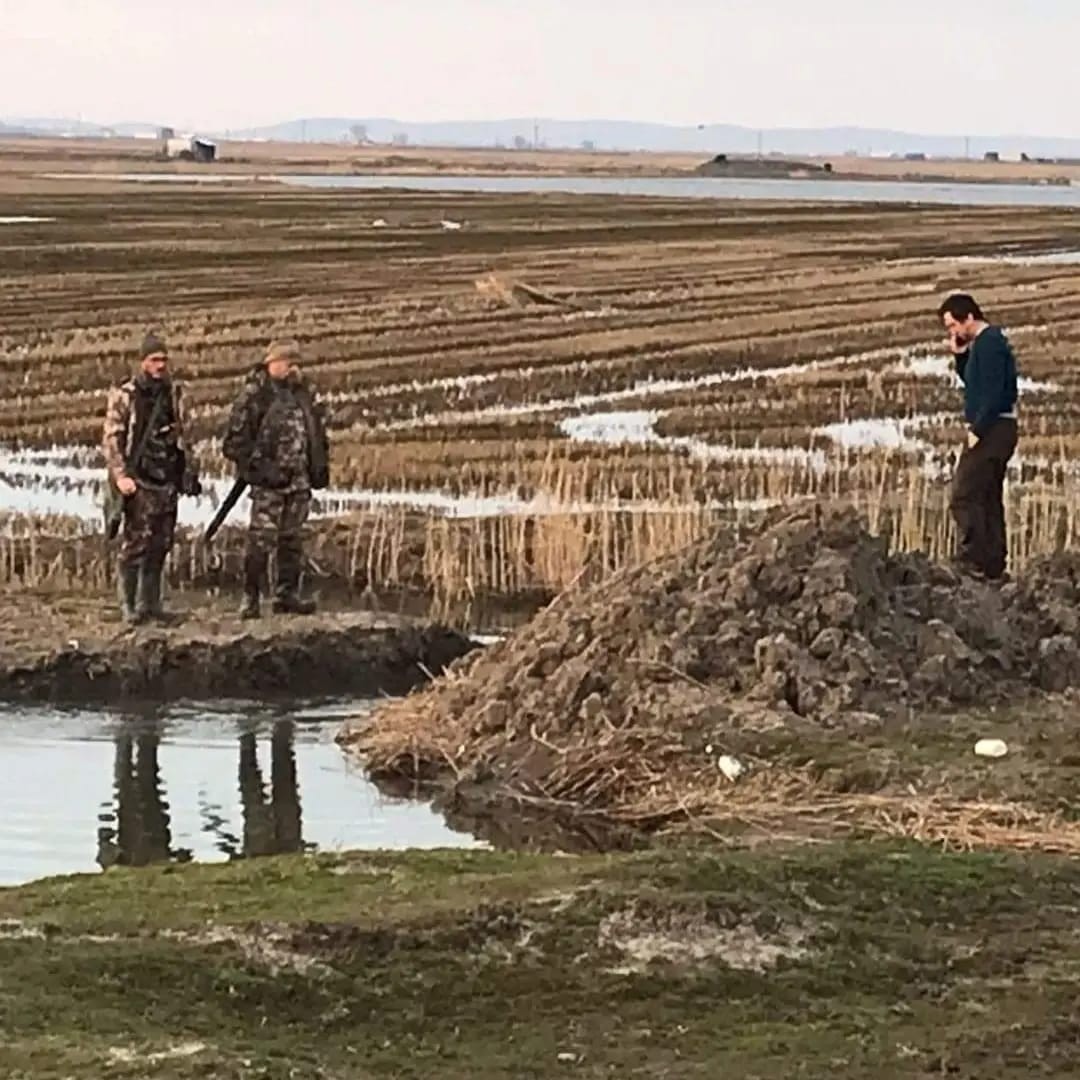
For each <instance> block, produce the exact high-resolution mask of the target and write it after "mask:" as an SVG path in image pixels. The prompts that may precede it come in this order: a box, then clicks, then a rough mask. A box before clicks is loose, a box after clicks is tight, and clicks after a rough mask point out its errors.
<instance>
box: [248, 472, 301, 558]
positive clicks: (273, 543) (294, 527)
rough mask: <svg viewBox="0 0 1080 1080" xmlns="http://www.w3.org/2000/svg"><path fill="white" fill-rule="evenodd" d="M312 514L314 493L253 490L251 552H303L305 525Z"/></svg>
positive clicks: (249, 547)
mask: <svg viewBox="0 0 1080 1080" xmlns="http://www.w3.org/2000/svg"><path fill="white" fill-rule="evenodd" d="M310 512H311V492H310V491H275V490H273V489H272V488H263V487H253V488H252V489H251V524H250V526H249V528H248V551H249V552H256V551H257V552H259V553H260V554H263V555H269V554H270V552H271V551H273V550H274V549H275V548H277V549H278V550H279V551H281V550H283V549H288V550H295V551H299V550H301V548H302V546H303V542H304V524H305V522H306V521H307V519H308V514H309V513H310Z"/></svg>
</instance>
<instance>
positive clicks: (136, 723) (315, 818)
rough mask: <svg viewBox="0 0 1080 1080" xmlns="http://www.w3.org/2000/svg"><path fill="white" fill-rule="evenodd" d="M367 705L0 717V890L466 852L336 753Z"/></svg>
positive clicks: (10, 711)
mask: <svg viewBox="0 0 1080 1080" xmlns="http://www.w3.org/2000/svg"><path fill="white" fill-rule="evenodd" d="M369 707H370V702H337V703H334V704H330V705H321V706H306V707H305V706H292V707H289V708H271V707H269V706H259V705H250V706H247V707H240V706H236V705H229V706H225V705H215V704H206V705H191V704H187V705H172V706H169V707H167V708H160V709H156V710H154V709H148V710H147V711H145V712H141V713H119V712H103V711H102V712H98V711H89V710H87V711H78V710H59V709H54V708H49V707H40V706H33V707H22V706H0V761H2V762H3V766H4V773H5V777H4V784H3V786H2V787H0V885H14V884H18V883H21V882H26V881H31V880H33V879H35V878H40V877H45V876H49V875H54V874H69V873H76V872H84V871H94V870H97V869H99V868H104V867H108V866H112V865H115V864H123V865H139V866H142V865H148V864H150V863H157V862H169V861H173V862H186V861H191V860H197V861H199V862H221V861H226V860H229V859H238V858H249V857H254V856H260V855H271V854H283V853H287V852H297V851H334V850H338V849H356V848H359V849H363V848H408V847H420V848H426V847H473V846H478V843H477V841H475V840H474V839H473V838H472V837H470V836H468V835H466V834H463V833H458V832H454V831H452V830H451V829H450V828H449V827H448V826H447V825H446V824H445V822H444V821H443V820H442V818H441V817H440V816H439V815H438V814H437V813H435V812H434V811H433V810H432V809H431V808H430V807H429V806H427V805H426V804H423V803H420V802H413V801H409V800H401V799H393V798H389V797H386V796H384V795H383V794H381V793H380V792H379V791H378V790H377V789H376V788H375V787H374V785H372V784H371V783H370V781H368V780H367V779H366V777H365V776H364V774H363V771H362V769H361V767H360V765H359V764H358V763H357V762H356V761H355V760H353V759H351V758H348V757H346V756H345V755H344V754H343V753H342V751H341V750H340V749H339V748H338V746H337V745H336V744H335V743H334V741H333V739H334V734H335V733H336V732H337V730H338V729H339V727H340V725H341V723H342V721H343V720H344V719H345V718H346V717H348V716H351V715H355V714H356V713H357V712H358V711H360V710H362V709H364V708H369Z"/></svg>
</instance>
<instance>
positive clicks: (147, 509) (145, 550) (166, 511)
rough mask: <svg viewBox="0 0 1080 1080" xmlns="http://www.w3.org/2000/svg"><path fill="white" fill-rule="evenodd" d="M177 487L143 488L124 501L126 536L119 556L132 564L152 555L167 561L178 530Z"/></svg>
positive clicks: (136, 490)
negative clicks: (174, 535)
mask: <svg viewBox="0 0 1080 1080" xmlns="http://www.w3.org/2000/svg"><path fill="white" fill-rule="evenodd" d="M177 501H178V500H177V490H176V488H175V487H173V486H172V485H166V486H164V487H143V486H142V485H141V484H140V485H139V486H138V487H137V488H136V489H135V494H134V495H131V496H129V497H128V498H127V499H125V500H124V538H123V540H122V541H121V543H120V558H121V559H123V560H124V561H125V562H128V563H131V562H135V561H136V560H138V559H142V558H145V557H146V556H151V557H152V559H153V560H154V561H158V562H164V560H165V556H166V555H167V554H168V553H169V549H170V548H171V547H172V545H173V534H174V533H175V532H176V508H177Z"/></svg>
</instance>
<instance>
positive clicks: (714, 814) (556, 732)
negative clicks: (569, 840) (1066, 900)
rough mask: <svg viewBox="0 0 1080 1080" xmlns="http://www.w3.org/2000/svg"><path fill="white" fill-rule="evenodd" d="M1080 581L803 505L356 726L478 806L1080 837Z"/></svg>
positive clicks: (373, 743)
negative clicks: (1013, 567)
mask: <svg viewBox="0 0 1080 1080" xmlns="http://www.w3.org/2000/svg"><path fill="white" fill-rule="evenodd" d="M1078 590H1080V564H1078V563H1077V561H1076V558H1075V556H1060V557H1057V558H1054V559H1050V560H1046V561H1044V562H1040V563H1038V564H1036V565H1034V566H1033V567H1032V568H1031V569H1030V570H1029V571H1028V572H1027V573H1025V574H1024V575H1022V576H1021V577H1020V578H1018V579H1017V580H1016V581H1008V582H1003V583H1002V582H997V583H992V582H986V581H985V580H979V579H976V578H973V577H971V576H970V575H968V574H966V573H964V572H961V571H959V570H958V569H957V568H955V567H951V566H946V565H942V564H938V563H934V562H931V561H930V560H928V559H927V558H925V557H924V556H921V555H908V554H894V553H890V552H889V551H888V549H887V546H886V545H885V544H884V543H883V542H882V541H881V540H880V539H877V538H874V537H872V536H871V535H869V534H868V533H867V531H866V530H865V528H864V526H863V525H862V523H861V522H860V520H859V518H858V516H857V515H855V514H854V513H852V512H849V511H844V512H832V511H830V512H825V513H819V512H817V511H806V512H803V511H800V512H797V513H795V514H793V515H790V516H788V517H786V518H784V519H782V520H780V521H778V522H776V523H775V524H773V525H771V526H770V527H769V528H767V529H765V530H763V531H762V532H761V533H760V534H759V535H757V536H754V537H752V538H749V539H748V540H746V541H745V542H744V543H741V544H738V545H732V544H731V543H730V539H729V538H728V537H726V536H724V535H722V534H715V535H712V536H707V537H705V538H703V539H702V540H700V541H698V542H696V543H695V544H692V545H690V546H688V547H687V548H686V549H684V550H683V551H681V552H679V553H677V554H675V555H671V556H667V557H664V558H662V559H657V560H655V561H653V562H651V563H648V564H645V565H643V566H641V567H638V568H636V569H633V570H630V571H627V572H625V573H623V574H619V575H616V576H615V577H613V578H611V579H610V580H608V581H607V582H604V583H602V584H600V585H597V586H595V587H594V588H591V589H583V590H580V591H576V592H570V593H567V594H566V595H564V596H563V597H560V598H559V599H558V600H557V601H556V602H555V603H554V604H553V605H551V606H550V607H549V608H548V609H547V610H545V611H544V612H543V613H541V614H540V615H539V616H537V617H536V618H535V619H534V620H533V621H532V622H531V623H529V624H528V625H527V626H525V627H523V628H521V629H520V630H517V631H516V632H514V633H512V634H510V635H509V636H508V637H506V638H505V639H504V640H503V641H501V642H499V643H498V644H496V645H494V646H493V647H492V648H490V649H487V650H484V651H483V652H481V653H478V654H476V655H473V656H470V657H467V658H465V659H463V660H462V661H461V662H459V663H455V664H454V665H453V666H452V667H451V669H450V670H449V671H448V673H447V675H446V676H445V677H444V678H442V679H440V680H437V681H436V682H434V683H433V684H431V685H430V686H428V687H425V688H424V689H422V690H420V691H419V692H418V693H415V694H411V695H410V696H408V697H407V698H404V699H402V700H399V701H395V702H388V703H386V704H385V705H383V706H381V707H380V708H379V709H378V710H376V711H374V712H373V713H371V714H370V715H368V716H365V717H361V718H358V719H357V721H356V723H355V724H353V725H352V726H351V728H350V729H349V730H347V731H346V732H344V733H343V734H342V741H343V742H345V743H346V744H352V745H353V746H354V747H355V748H356V749H357V750H358V751H359V752H360V753H361V754H362V755H363V757H364V759H365V761H366V762H367V764H368V767H369V768H370V769H371V770H372V771H373V772H374V773H375V774H376V775H379V776H383V777H395V778H398V779H401V778H410V779H418V780H421V781H424V782H426V783H431V784H434V785H436V786H437V787H438V788H439V789H440V798H441V799H442V800H443V801H444V802H445V803H446V805H447V806H448V807H449V808H450V809H451V810H452V812H454V813H458V814H462V815H463V816H464V817H466V818H468V817H470V816H471V815H473V814H474V813H478V814H479V816H480V817H483V816H485V812H488V811H491V810H492V809H493V808H496V807H498V805H499V804H500V803H501V804H502V805H503V807H504V809H505V810H507V812H509V813H511V814H512V813H514V812H516V811H517V810H518V809H520V808H525V809H526V810H528V811H530V812H535V811H539V810H542V809H543V810H548V811H551V812H553V813H555V814H556V815H558V816H559V817H561V818H566V817H567V816H569V817H571V818H574V819H577V820H579V821H582V822H587V823H591V824H593V825H595V824H596V823H597V822H600V823H603V822H605V821H606V822H608V823H613V824H616V825H618V826H621V827H624V828H628V829H639V830H641V831H643V832H647V833H655V832H664V831H670V830H672V829H679V828H693V829H696V830H698V831H709V832H710V833H711V834H712V835H714V836H729V835H731V834H732V833H736V834H745V833H747V832H749V833H762V834H766V835H767V834H769V833H770V832H775V831H781V832H783V833H785V834H791V835H807V834H808V833H813V832H814V831H815V830H816V829H817V828H819V827H822V826H824V825H828V826H835V827H838V828H843V829H846V830H850V829H852V828H863V827H866V828H873V829H875V830H884V831H887V832H890V833H892V834H901V835H912V836H922V837H925V838H927V839H930V838H932V839H935V840H945V841H947V842H955V843H957V844H958V845H961V846H963V845H965V844H972V843H978V844H987V845H990V846H993V845H994V844H998V843H1000V844H1009V843H1022V844H1042V845H1047V846H1050V847H1051V848H1053V849H1055V850H1075V851H1077V852H1080V828H1078V827H1077V826H1076V824H1075V820H1074V819H1075V812H1074V811H1073V809H1072V807H1073V806H1074V805H1075V796H1076V794H1077V782H1076V776H1075V762H1076V757H1075V755H1074V754H1073V753H1072V751H1071V744H1072V740H1073V738H1074V732H1075V702H1076V700H1077V691H1078V689H1080V622H1078V620H1077V615H1076V611H1077V605H1078V596H1080V592H1078ZM983 739H1002V740H1004V742H1005V748H1004V757H990V758H987V757H982V756H979V755H978V754H976V752H975V748H976V745H977V744H978V743H979V742H980V740H983ZM477 808H479V811H478V810H477Z"/></svg>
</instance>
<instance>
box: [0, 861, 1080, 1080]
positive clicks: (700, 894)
mask: <svg viewBox="0 0 1080 1080" xmlns="http://www.w3.org/2000/svg"><path fill="white" fill-rule="evenodd" d="M1078 898H1080V863H1077V861H1076V860H1074V859H1065V858H1060V857H1052V856H1026V857H1021V856H1016V855H987V854H982V855H955V856H948V855H944V854H942V853H941V852H939V851H935V850H933V849H931V848H925V847H918V846H915V845H893V844H881V843H877V844H845V845H824V846H816V847H813V848H809V849H808V848H803V849H800V850H792V849H788V848H783V847H775V846H774V847H769V848H763V849H759V850H754V851H743V852H737V853H729V854H725V855H719V856H718V855H715V854H709V853H706V852H701V851H695V850H687V849H679V850H668V851H666V852H655V851H652V852H644V853H639V854H634V855H623V856H592V857H589V858H575V857H565V858H551V857H535V856H527V855H505V854H498V853H490V852H472V853H452V852H436V853H421V852H411V853H406V854H400V855H390V854H369V855H361V854H353V855H343V856H337V857H327V858H319V859H314V860H303V859H300V858H284V859H272V860H262V861H252V862H244V863H236V864H233V865H231V866H227V867H185V868H180V869H168V870H165V869H162V870H159V869H150V870H145V871H141V872H132V871H126V870H116V871H110V872H109V873H107V874H105V875H102V876H98V877H84V878H77V879H67V880H62V881H49V882H42V883H38V884H35V885H30V886H26V887H24V888H19V889H11V890H0V1016H2V1017H3V1019H4V1030H5V1038H4V1039H3V1041H2V1045H0V1073H2V1074H3V1075H4V1076H5V1077H8V1078H10V1080H29V1078H31V1077H33V1078H34V1080H60V1078H63V1077H69V1076H80V1077H84V1078H86V1080H96V1078H99V1077H102V1078H103V1077H109V1078H121V1080H123V1078H131V1080H134V1078H139V1080H142V1078H145V1077H156V1078H162V1080H192V1078H195V1077H206V1076H213V1077H215V1078H217V1080H253V1078H255V1077H260V1078H267V1080H279V1078H280V1080H285V1078H290V1080H291V1078H297V1077H304V1078H305V1080H307V1078H312V1080H314V1078H322V1080H331V1078H333V1080H344V1078H346V1077H349V1078H353V1077H356V1078H359V1077H372V1078H374V1077H387V1078H389V1077H394V1078H398V1080H403V1078H421V1077H423V1078H427V1077H432V1076H438V1077H440V1078H442V1080H458V1078H460V1080H466V1078H468V1080H479V1078H483V1080H522V1078H547V1077H565V1076H573V1077H581V1078H587V1080H599V1078H601V1077H603V1078H610V1077H619V1078H623V1077H626V1078H629V1077H638V1078H657V1080H659V1078H661V1077H663V1078H665V1080H682V1078H701V1080H704V1078H709V1080H711V1078H713V1077H716V1076H718V1075H724V1076H731V1077H745V1078H750V1077H756V1078H758V1080H789V1078H792V1077H802V1078H825V1077H828V1078H830V1080H864V1078H865V1077H868V1076H874V1077H880V1078H881V1080H894V1078H895V1080H900V1078H903V1080H909V1078H910V1080H915V1078H928V1077H932V1076H933V1077H940V1076H948V1077H952V1078H955V1080H989V1078H993V1080H1031V1078H1035V1077H1067V1076H1072V1075H1075V1065H1076V1061H1077V1059H1078V1054H1080V1011H1078V1010H1080V1006H1078V1002H1080V994H1078V990H1080V985H1078V984H1080V947H1078V941H1077V934H1076V925H1077V918H1078V916H1080V899H1078ZM13 973H17V975H13Z"/></svg>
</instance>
